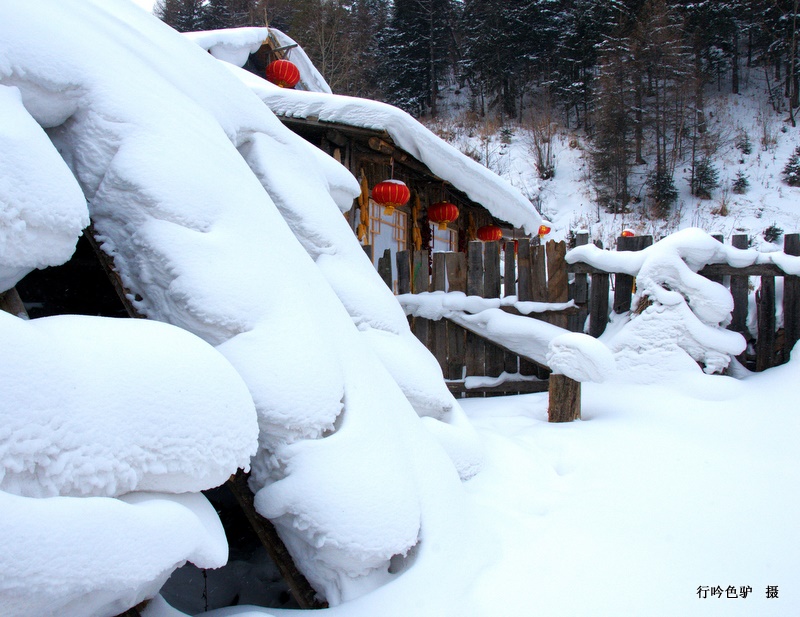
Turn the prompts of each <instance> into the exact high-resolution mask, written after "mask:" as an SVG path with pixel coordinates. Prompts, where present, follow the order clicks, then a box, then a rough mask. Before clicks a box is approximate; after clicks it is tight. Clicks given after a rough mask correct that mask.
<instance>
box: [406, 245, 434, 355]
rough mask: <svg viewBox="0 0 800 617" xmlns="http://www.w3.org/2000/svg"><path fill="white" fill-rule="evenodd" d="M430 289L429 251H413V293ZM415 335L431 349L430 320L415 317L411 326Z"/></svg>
mask: <svg viewBox="0 0 800 617" xmlns="http://www.w3.org/2000/svg"><path fill="white" fill-rule="evenodd" d="M428 289H429V278H428V251H413V252H412V253H411V293H415V294H419V293H423V292H425V291H428ZM411 328H412V330H413V332H414V335H415V336H416V337H417V338H418V339H419V340H420V342H421V343H422V344H423V345H425V347H427V348H428V349H430V344H429V342H428V339H429V336H430V320H429V319H423V318H422V317H415V318H414V319H413V321H412V326H411Z"/></svg>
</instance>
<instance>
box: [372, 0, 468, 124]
mask: <svg viewBox="0 0 800 617" xmlns="http://www.w3.org/2000/svg"><path fill="white" fill-rule="evenodd" d="M393 9H394V10H393V11H392V14H391V18H390V25H389V27H388V28H387V32H386V36H385V39H384V40H385V42H386V45H387V48H388V49H387V51H388V52H389V53H388V54H387V56H386V58H387V60H386V64H387V68H388V70H389V71H390V73H389V75H390V78H389V80H388V82H389V83H388V92H387V94H388V97H389V99H390V102H393V103H395V104H396V105H398V106H400V107H402V108H403V109H405V110H406V111H409V112H410V113H412V114H414V115H417V116H421V115H426V114H430V115H431V116H435V115H436V114H437V113H438V96H439V89H440V85H441V84H442V83H444V82H445V80H446V79H447V78H448V76H449V71H450V68H451V66H452V58H451V52H452V51H453V41H454V32H453V21H454V10H455V8H454V5H453V0H395V2H394V7H393Z"/></svg>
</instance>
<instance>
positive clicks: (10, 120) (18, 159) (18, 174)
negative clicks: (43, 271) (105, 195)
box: [0, 85, 89, 291]
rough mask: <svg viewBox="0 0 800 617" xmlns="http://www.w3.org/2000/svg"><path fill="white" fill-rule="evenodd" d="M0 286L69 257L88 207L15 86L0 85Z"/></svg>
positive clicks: (5, 286) (83, 224) (85, 219)
mask: <svg viewBox="0 0 800 617" xmlns="http://www.w3.org/2000/svg"><path fill="white" fill-rule="evenodd" d="M0 168H1V169H2V170H3V175H2V178H0V291H5V290H6V289H9V288H11V287H13V286H14V285H16V283H17V281H19V280H20V279H21V278H22V277H23V276H25V275H26V274H27V273H28V272H30V271H31V270H33V269H35V268H44V267H46V266H57V265H59V264H62V263H64V262H65V261H66V260H67V259H69V258H70V256H71V255H72V253H73V252H74V251H75V243H76V242H77V240H78V237H79V236H80V234H81V230H82V229H83V228H84V227H86V225H88V224H89V212H88V211H87V209H86V200H85V199H84V198H83V193H82V192H81V189H80V187H79V186H78V183H77V182H75V178H73V177H72V174H71V173H70V171H69V169H68V168H67V166H66V165H65V164H64V161H63V160H62V159H61V157H60V156H59V155H58V152H56V150H55V149H54V148H53V145H52V144H51V143H50V140H49V139H48V138H47V135H45V133H44V131H43V130H42V129H41V127H40V126H39V125H38V124H36V122H35V121H34V120H33V118H31V116H30V114H28V112H27V111H26V110H25V107H23V105H22V100H21V97H20V93H19V90H17V89H16V88H9V87H6V86H2V85H0Z"/></svg>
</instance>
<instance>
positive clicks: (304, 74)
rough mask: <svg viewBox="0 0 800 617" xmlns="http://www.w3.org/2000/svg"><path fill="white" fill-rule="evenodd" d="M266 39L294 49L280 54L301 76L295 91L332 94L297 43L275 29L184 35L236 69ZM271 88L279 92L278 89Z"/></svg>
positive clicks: (229, 30)
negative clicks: (282, 54)
mask: <svg viewBox="0 0 800 617" xmlns="http://www.w3.org/2000/svg"><path fill="white" fill-rule="evenodd" d="M269 35H272V38H273V39H274V40H275V41H276V42H277V43H278V47H289V46H291V45H294V47H292V48H291V49H287V50H285V51H284V52H283V53H284V54H285V58H286V59H287V60H289V61H290V62H292V63H293V64H294V65H295V66H296V67H297V70H298V71H299V72H300V82H299V83H298V84H297V86H295V89H297V90H308V91H311V92H322V93H324V94H331V87H330V86H329V85H328V82H326V81H325V78H324V77H323V76H322V74H321V73H320V72H319V71H318V70H317V67H315V66H314V64H313V63H312V62H311V59H310V58H309V57H308V54H306V52H305V50H304V49H303V48H302V47H300V45H298V43H297V41H295V40H294V39H293V38H291V37H290V36H287V35H286V34H285V33H283V32H281V31H280V30H278V29H276V28H258V27H248V28H225V29H223V30H204V31H200V32H184V33H183V36H185V37H186V38H188V39H189V40H190V41H192V42H194V43H196V44H197V45H199V46H200V47H202V48H203V49H205V50H206V51H208V52H209V53H210V54H211V55H212V56H214V57H215V58H217V59H218V60H223V61H225V62H228V63H230V64H233V65H235V66H238V67H242V66H244V65H245V63H246V62H247V58H248V56H249V55H250V54H253V53H255V52H257V51H258V50H259V48H260V47H261V45H262V44H263V43H264V42H265V41H266V40H267V37H268V36H269ZM270 85H272V84H270ZM274 87H275V88H278V86H274ZM278 89H280V88H278Z"/></svg>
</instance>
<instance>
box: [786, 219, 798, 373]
mask: <svg viewBox="0 0 800 617" xmlns="http://www.w3.org/2000/svg"><path fill="white" fill-rule="evenodd" d="M783 252H784V253H786V254H787V255H795V256H797V255H800V234H786V235H785V236H784V238H783ZM798 339H800V277H797V276H789V275H787V276H784V277H783V358H782V360H783V362H788V361H789V353H790V352H791V351H792V347H794V344H795V343H796V342H797V341H798Z"/></svg>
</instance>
